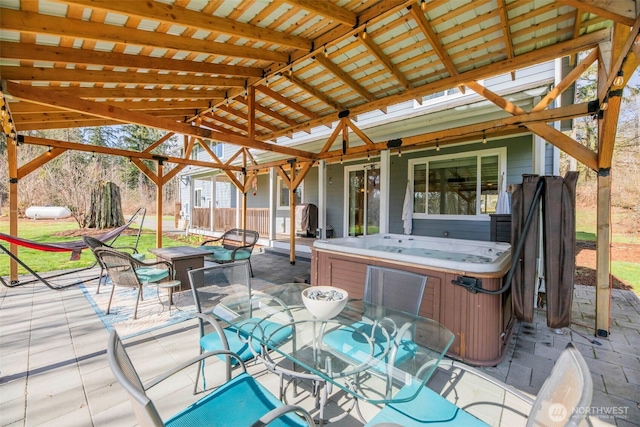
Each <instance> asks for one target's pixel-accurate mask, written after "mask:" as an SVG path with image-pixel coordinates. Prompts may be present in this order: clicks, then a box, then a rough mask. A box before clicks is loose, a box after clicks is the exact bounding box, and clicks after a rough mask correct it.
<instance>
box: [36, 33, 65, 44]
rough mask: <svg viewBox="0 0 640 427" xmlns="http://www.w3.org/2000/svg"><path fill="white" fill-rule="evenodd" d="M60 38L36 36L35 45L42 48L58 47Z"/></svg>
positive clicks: (46, 35) (43, 35)
mask: <svg viewBox="0 0 640 427" xmlns="http://www.w3.org/2000/svg"><path fill="white" fill-rule="evenodd" d="M60 38H61V37H58V36H50V35H48V34H36V44H40V45H44V46H60Z"/></svg>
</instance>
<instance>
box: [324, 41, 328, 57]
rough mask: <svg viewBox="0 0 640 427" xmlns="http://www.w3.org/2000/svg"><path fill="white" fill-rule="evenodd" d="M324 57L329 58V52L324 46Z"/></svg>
mask: <svg viewBox="0 0 640 427" xmlns="http://www.w3.org/2000/svg"><path fill="white" fill-rule="evenodd" d="M324 57H325V58H328V57H329V51H328V50H327V45H326V44H325V45H324Z"/></svg>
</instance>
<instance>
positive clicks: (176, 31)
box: [167, 25, 187, 36]
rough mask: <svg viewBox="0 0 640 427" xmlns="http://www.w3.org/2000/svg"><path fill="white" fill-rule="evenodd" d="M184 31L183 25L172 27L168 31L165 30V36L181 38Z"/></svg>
mask: <svg viewBox="0 0 640 427" xmlns="http://www.w3.org/2000/svg"><path fill="white" fill-rule="evenodd" d="M186 29H187V27H186V26H184V25H172V26H171V27H169V30H167V34H170V35H172V36H181V35H182V34H183V33H184V32H185V30H186Z"/></svg>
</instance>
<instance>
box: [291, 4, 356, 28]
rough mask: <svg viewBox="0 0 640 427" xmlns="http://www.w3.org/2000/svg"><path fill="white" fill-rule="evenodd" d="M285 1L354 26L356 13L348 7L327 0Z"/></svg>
mask: <svg viewBox="0 0 640 427" xmlns="http://www.w3.org/2000/svg"><path fill="white" fill-rule="evenodd" d="M287 3H289V4H293V5H296V6H298V7H301V8H303V9H307V10H308V11H311V12H313V13H317V14H319V15H322V16H325V17H327V18H329V19H333V20H334V21H335V22H338V23H341V24H344V25H347V26H349V27H354V26H355V25H356V18H357V16H356V14H355V13H353V12H351V11H350V10H348V9H345V8H343V7H340V6H338V5H336V4H334V3H331V2H328V1H318V0H287Z"/></svg>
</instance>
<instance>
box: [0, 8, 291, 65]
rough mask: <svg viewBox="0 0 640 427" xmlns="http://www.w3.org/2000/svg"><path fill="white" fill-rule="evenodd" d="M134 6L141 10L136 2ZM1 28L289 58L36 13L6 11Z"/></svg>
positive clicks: (268, 58) (0, 17)
mask: <svg viewBox="0 0 640 427" xmlns="http://www.w3.org/2000/svg"><path fill="white" fill-rule="evenodd" d="M131 5H133V6H135V7H137V3H136V2H131ZM0 28H3V29H4V30H12V31H18V32H21V33H31V34H47V35H51V36H57V37H69V38H72V39H81V40H92V41H96V42H101V41H106V42H112V43H131V41H132V40H135V43H136V44H138V45H140V46H145V47H146V46H149V47H157V48H161V49H173V50H178V51H180V50H181V51H186V52H198V53H203V54H206V55H221V56H224V57H237V58H246V59H250V60H264V61H273V62H282V63H286V62H287V61H288V60H289V55H288V54H286V53H284V52H277V51H272V50H269V49H261V48H251V47H244V46H237V45H232V44H227V43H218V42H212V41H210V40H200V39H195V38H191V37H178V36H173V35H169V34H162V33H159V32H156V31H144V30H138V29H133V28H127V27H120V26H117V25H110V24H101V23H98V22H87V21H84V20H80V19H70V18H66V17H65V18H63V17H56V16H52V15H41V14H39V13H36V12H27V11H24V10H13V9H7V8H3V9H2V13H1V14H0Z"/></svg>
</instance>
